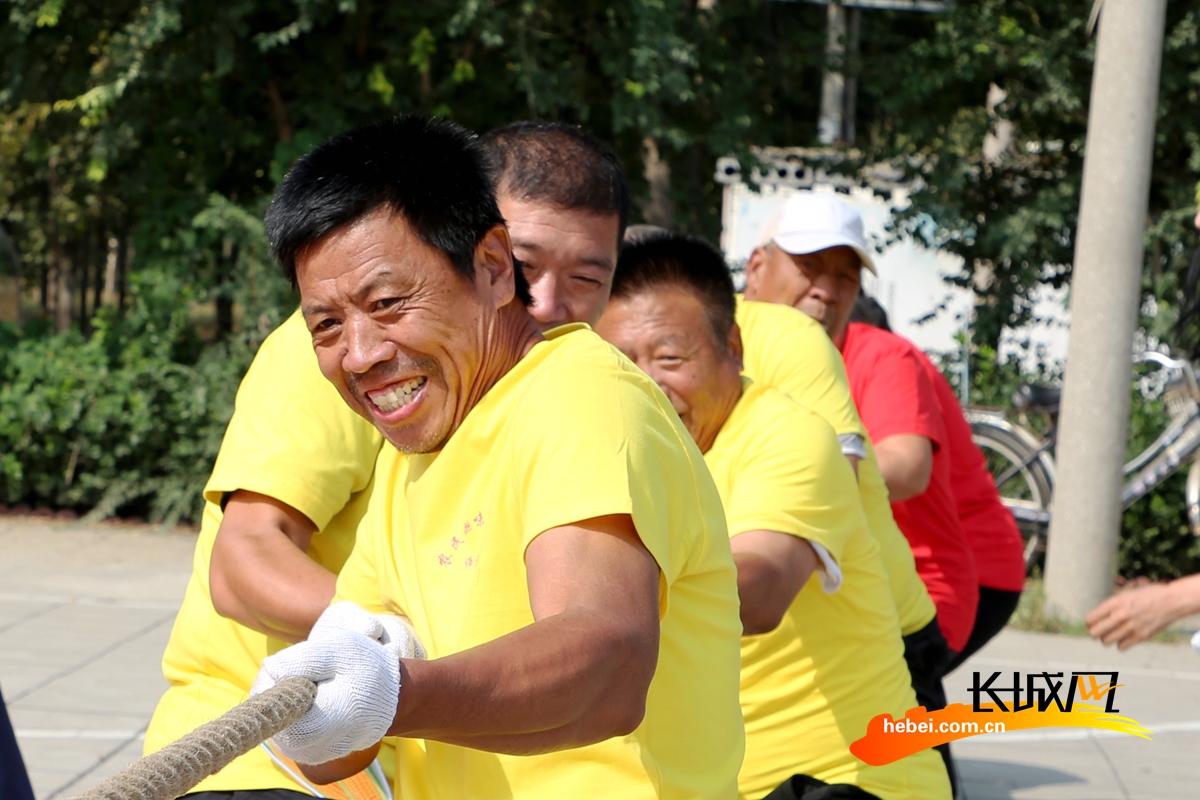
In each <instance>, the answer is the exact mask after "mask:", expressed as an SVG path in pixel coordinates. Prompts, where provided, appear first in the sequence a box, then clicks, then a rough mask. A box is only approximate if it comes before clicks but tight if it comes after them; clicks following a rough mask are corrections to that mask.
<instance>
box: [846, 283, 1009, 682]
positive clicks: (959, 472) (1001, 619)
mask: <svg viewBox="0 0 1200 800" xmlns="http://www.w3.org/2000/svg"><path fill="white" fill-rule="evenodd" d="M850 320H851V322H852V323H855V322H865V323H867V324H870V325H874V326H875V327H877V328H881V329H882V330H885V331H889V332H890V331H891V327H889V325H888V321H887V313H886V312H885V311H884V310H883V308H881V307H880V306H879V304H878V303H877V302H875V300H874V298H871V297H868V296H866V295H859V299H858V302H856V303H855V306H854V312H853V313H852V314H851V315H850ZM917 354H918V357H919V358H920V360H921V361H922V363H923V365H924V367H925V371H926V373H927V374H928V375H929V378H930V380H932V381H933V387H934V390H935V392H936V394H937V400H938V405H939V406H941V409H942V416H943V419H944V420H945V423H946V436H947V438H948V442H949V446H948V449H949V451H950V463H951V466H952V467H953V468H952V469H951V472H950V488H951V490H952V491H953V492H954V501H955V507H956V509H957V510H958V522H959V525H960V526H961V527H962V531H963V534H964V535H965V536H966V537H967V543H968V544H969V545H970V546H971V551H972V553H973V554H974V556H975V569H976V571H977V573H978V575H979V608H978V610H977V611H976V613H975V625H974V627H973V628H972V629H971V636H970V638H969V639H968V640H967V644H966V646H965V647H964V648H963V649H962V651H961V652H959V654H958V655H957V656H955V657H954V659H953V660H952V661H951V663H950V666H949V667H948V668H947V670H946V671H947V672H949V671H951V670H953V669H954V668H956V667H957V666H958V665H959V664H961V663H962V662H964V661H966V660H967V659H968V658H970V657H971V656H972V655H973V654H974V653H975V652H976V651H978V650H979V648H981V647H983V646H984V645H985V644H987V643H988V642H989V641H990V640H991V639H992V637H993V636H995V635H996V634H997V633H999V632H1000V630H1001V629H1002V628H1003V627H1004V626H1005V624H1006V623H1007V622H1008V619H1009V617H1011V616H1012V614H1013V612H1014V611H1015V610H1016V608H1017V602H1018V601H1019V600H1020V598H1021V590H1022V589H1023V588H1024V586H1025V558H1024V547H1023V545H1022V542H1021V532H1020V531H1019V530H1018V529H1017V523H1016V520H1014V519H1013V516H1012V513H1010V512H1009V510H1008V509H1007V508H1005V507H1004V504H1003V503H1002V502H1001V501H1000V492H998V491H997V490H996V483H995V481H994V480H992V476H991V473H990V472H989V471H988V468H987V462H985V461H984V458H983V453H982V452H981V451H980V450H979V448H978V447H977V446H976V445H975V442H974V441H973V440H972V439H971V425H970V423H968V422H967V419H966V417H965V416H964V415H963V411H962V406H961V405H959V402H958V397H957V396H955V394H954V390H953V389H952V388H951V387H950V383H949V382H948V381H947V380H946V378H945V377H944V376H943V375H942V373H941V371H940V370H938V368H937V367H935V366H934V364H933V362H932V361H930V360H929V359H928V358H927V357H926V356H925V354H924V353H921V352H920V351H919V350H918V351H917Z"/></svg>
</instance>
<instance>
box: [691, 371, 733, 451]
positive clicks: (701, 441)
mask: <svg viewBox="0 0 1200 800" xmlns="http://www.w3.org/2000/svg"><path fill="white" fill-rule="evenodd" d="M726 386H727V387H728V389H729V391H728V392H726V394H725V397H724V398H723V399H722V403H721V405H720V406H719V408H720V413H719V414H714V415H713V418H712V420H711V422H710V424H709V425H706V426H705V429H704V430H703V431H700V434H699V436H697V437H696V446H697V447H699V448H700V452H701V453H707V452H708V451H709V450H711V449H712V446H713V445H714V444H716V441H717V436H719V435H720V433H721V429H722V428H724V427H725V423H726V422H728V421H729V415H730V414H732V413H733V409H734V408H736V407H737V404H738V401H740V400H741V399H742V388H743V387H742V376H741V375H740V374H739V373H737V372H734V373H733V377H732V379H731V380H730V381H728V383H727V384H726Z"/></svg>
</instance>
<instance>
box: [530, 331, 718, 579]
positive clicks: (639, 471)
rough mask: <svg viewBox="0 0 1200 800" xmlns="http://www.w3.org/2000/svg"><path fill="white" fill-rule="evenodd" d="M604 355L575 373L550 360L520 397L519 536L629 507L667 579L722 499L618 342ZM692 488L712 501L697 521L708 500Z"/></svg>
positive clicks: (655, 392) (655, 393)
mask: <svg viewBox="0 0 1200 800" xmlns="http://www.w3.org/2000/svg"><path fill="white" fill-rule="evenodd" d="M606 347H607V346H606ZM609 358H610V359H611V360H612V364H613V368H612V369H609V370H607V371H600V370H588V371H587V372H582V371H580V372H579V373H578V374H575V371H574V370H573V369H572V367H571V365H569V364H562V365H560V368H558V367H556V369H555V370H554V374H553V375H551V376H548V378H549V379H547V380H541V381H539V382H538V385H537V386H536V387H535V388H534V389H532V390H531V391H529V392H528V393H527V395H526V400H525V401H524V402H523V403H522V408H523V414H524V415H526V418H525V422H524V424H523V425H522V427H521V430H522V431H523V432H524V435H523V436H522V437H521V439H520V441H519V442H517V443H516V445H515V446H516V447H517V448H518V453H517V454H516V456H515V459H514V465H513V470H514V474H515V475H518V476H519V478H518V479H517V483H516V486H517V487H518V488H517V496H518V497H520V498H521V503H522V510H523V514H522V518H523V520H524V525H525V545H526V546H528V544H529V543H530V542H531V541H532V540H533V539H534V538H535V537H536V536H538V535H540V534H541V533H544V532H545V531H547V530H550V529H552V528H555V527H559V526H563V525H569V524H571V523H574V522H579V521H581V520H585V519H591V518H593V517H598V516H604V515H608V514H629V515H631V516H632V518H633V523H634V527H635V528H636V529H637V532H638V535H639V537H640V538H641V540H642V543H643V544H644V545H645V546H646V549H647V550H649V551H650V554H651V555H652V556H653V557H654V559H655V561H657V562H658V565H659V568H660V569H661V570H662V572H663V576H664V578H665V580H666V582H667V584H668V585H670V584H671V583H672V582H674V580H675V579H676V577H678V575H679V574H680V573H681V572H682V571H683V569H684V567H685V566H686V558H687V555H686V554H687V553H688V552H689V549H690V546H691V544H692V543H694V542H695V541H696V540H697V538H698V537H699V536H702V535H703V533H704V531H702V530H700V528H701V526H702V525H704V524H706V523H711V522H714V520H713V519H712V517H713V516H715V517H717V519H716V520H715V524H717V525H720V519H719V517H720V501H719V499H718V498H717V495H716V488H715V486H713V485H712V479H711V477H709V475H708V472H707V469H706V468H705V467H704V465H703V460H702V457H701V456H700V452H699V450H697V449H696V446H695V444H694V443H693V442H692V440H691V437H690V436H689V435H688V433H687V430H686V429H685V428H684V427H683V425H682V423H679V418H678V416H677V415H676V414H675V411H674V409H672V408H671V406H670V403H669V401H668V400H667V399H666V397H665V396H664V395H663V394H662V392H661V390H659V388H658V387H657V386H656V385H654V383H653V382H652V381H650V379H649V378H647V377H646V376H645V375H644V374H643V373H641V372H640V371H637V370H635V369H634V368H633V367H632V366H630V365H628V364H627V363H620V362H619V361H618V359H620V361H621V362H623V358H621V357H620V356H619V354H617V353H616V351H612V355H610V356H609ZM668 415H670V416H668ZM698 487H699V489H698ZM698 490H699V491H700V492H701V493H702V494H701V498H702V500H704V499H705V498H710V497H711V499H712V501H713V503H712V507H713V509H715V511H713V513H712V514H709V515H708V516H707V517H706V518H705V519H704V521H703V522H702V521H701V519H700V514H701V513H703V512H705V510H706V506H705V505H704V503H702V504H701V508H699V509H698V508H697V502H696V497H697V492H698ZM706 490H707V493H704V492H705V491H706ZM685 506H686V507H685ZM721 533H722V535H723V533H724V529H723V527H722V528H721Z"/></svg>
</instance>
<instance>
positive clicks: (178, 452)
mask: <svg viewBox="0 0 1200 800" xmlns="http://www.w3.org/2000/svg"><path fill="white" fill-rule="evenodd" d="M155 280H156V281H157V284H156V285H152V282H151V281H150V280H148V279H143V280H142V281H140V284H141V285H140V286H139V287H138V292H137V294H136V296H137V298H138V299H137V301H136V302H135V306H134V308H133V309H132V311H131V312H130V313H128V314H127V315H125V316H124V317H123V318H121V319H118V318H116V316H115V315H114V314H113V313H111V311H105V312H104V313H101V314H100V315H99V316H98V317H97V318H96V320H95V331H94V333H93V334H92V336H91V337H90V338H89V339H84V338H83V337H82V336H81V335H80V334H79V333H78V332H75V331H72V332H68V333H61V334H55V335H48V334H45V333H44V332H41V331H39V330H37V328H36V326H27V328H26V330H25V331H22V332H20V334H18V332H17V331H16V330H15V329H11V328H10V329H8V330H6V331H5V332H4V333H3V337H4V341H3V342H2V344H3V345H5V346H4V347H3V349H2V354H0V454H2V455H0V501H3V502H6V503H8V504H14V505H15V504H25V505H29V506H35V507H37V506H49V507H52V508H59V509H64V508H65V509H73V510H76V511H78V512H81V513H89V514H90V515H91V516H92V517H93V518H102V517H106V516H109V515H111V514H121V515H126V516H130V515H136V516H142V517H146V518H148V519H150V520H152V521H156V522H159V521H161V522H165V523H173V522H175V521H176V520H181V519H182V520H188V521H196V520H198V519H199V515H200V511H201V509H202V507H203V503H202V500H201V490H202V488H203V486H204V483H205V481H206V480H207V479H208V475H209V472H210V471H211V469H212V464H213V461H214V459H215V458H216V454H217V451H218V449H219V448H220V445H221V437H222V435H223V434H224V430H225V425H226V423H227V422H228V421H229V417H230V415H231V413H232V411H233V398H234V395H235V393H236V391H237V386H238V383H239V382H240V380H241V376H242V375H243V374H244V372H245V370H246V368H247V367H248V366H249V363H250V360H251V358H252V357H253V345H254V344H255V342H254V341H252V340H251V339H250V338H249V337H247V336H240V337H231V338H229V339H227V340H226V341H224V342H222V343H219V344H216V345H209V346H204V345H203V343H202V342H201V341H200V340H199V338H198V337H197V335H196V333H195V331H194V329H193V328H192V326H190V325H189V324H188V322H187V319H186V309H187V308H188V307H189V305H190V298H189V297H188V296H187V295H186V293H184V292H183V291H182V287H181V286H179V285H177V284H175V283H173V282H171V281H169V280H166V279H165V278H162V276H156V279H155Z"/></svg>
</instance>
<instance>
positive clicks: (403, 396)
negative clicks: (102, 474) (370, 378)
mask: <svg viewBox="0 0 1200 800" xmlns="http://www.w3.org/2000/svg"><path fill="white" fill-rule="evenodd" d="M424 385H425V378H423V377H422V378H413V379H412V380H411V381H405V382H404V383H401V384H398V385H396V386H392V387H391V388H389V389H387V390H386V391H382V392H379V393H377V394H372V393H368V396H369V397H370V398H371V402H372V403H374V404H375V405H376V406H378V407H379V410H380V411H382V412H383V413H385V414H388V413H391V412H392V411H395V410H396V409H398V408H402V407H404V406H406V405H408V402H409V401H410V400H412V398H413V395H415V394H416V393H417V391H418V390H419V389H420V388H421V387H422V386H424Z"/></svg>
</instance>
